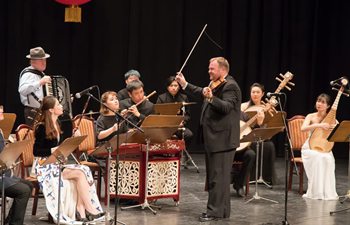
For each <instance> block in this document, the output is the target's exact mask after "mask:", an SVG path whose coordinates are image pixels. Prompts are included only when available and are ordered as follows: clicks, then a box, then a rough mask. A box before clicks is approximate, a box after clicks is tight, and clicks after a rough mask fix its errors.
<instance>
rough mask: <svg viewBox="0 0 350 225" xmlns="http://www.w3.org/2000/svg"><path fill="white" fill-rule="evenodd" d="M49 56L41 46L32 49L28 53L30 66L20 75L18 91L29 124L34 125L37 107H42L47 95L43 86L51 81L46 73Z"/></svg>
mask: <svg viewBox="0 0 350 225" xmlns="http://www.w3.org/2000/svg"><path fill="white" fill-rule="evenodd" d="M49 57H50V55H49V54H46V53H45V51H44V49H43V48H41V47H36V48H32V49H30V51H29V55H27V58H28V59H30V66H28V67H26V68H24V69H23V70H22V72H21V74H20V76H19V86H18V92H19V94H20V98H21V102H22V104H23V105H24V119H25V123H26V124H27V125H29V126H32V123H33V120H34V118H35V116H36V112H37V110H36V109H39V108H40V102H41V100H42V99H43V97H44V95H45V94H44V88H43V86H44V85H46V84H48V83H51V78H50V76H47V75H45V73H44V71H45V69H46V59H47V58H49Z"/></svg>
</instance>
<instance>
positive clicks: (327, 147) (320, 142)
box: [309, 80, 348, 152]
mask: <svg viewBox="0 0 350 225" xmlns="http://www.w3.org/2000/svg"><path fill="white" fill-rule="evenodd" d="M344 82H345V81H344ZM347 83H348V82H347V80H346V84H347ZM346 84H344V85H346ZM343 92H344V86H341V88H340V89H339V90H338V94H337V97H336V98H335V100H334V102H333V105H332V107H331V110H330V111H329V112H328V114H327V115H326V117H325V118H324V119H323V120H322V122H321V123H328V124H330V125H334V124H336V122H337V121H336V113H337V108H338V103H339V100H340V96H341V95H342V94H343ZM331 132H332V130H331V129H329V130H325V129H322V128H316V129H315V130H313V132H312V133H311V135H310V138H309V146H310V149H312V150H316V151H319V152H330V151H332V148H333V145H334V142H329V141H328V140H327V137H328V136H329V134H330V133H331Z"/></svg>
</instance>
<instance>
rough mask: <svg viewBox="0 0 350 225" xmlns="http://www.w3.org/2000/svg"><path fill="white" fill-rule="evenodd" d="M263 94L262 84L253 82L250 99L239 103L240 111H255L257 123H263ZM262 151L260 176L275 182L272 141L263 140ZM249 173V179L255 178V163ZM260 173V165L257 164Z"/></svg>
mask: <svg viewBox="0 0 350 225" xmlns="http://www.w3.org/2000/svg"><path fill="white" fill-rule="evenodd" d="M264 94H265V87H264V85H262V84H259V83H254V84H252V85H251V86H250V99H249V101H247V102H243V103H242V104H241V111H242V112H247V111H255V112H257V114H258V115H257V124H263V121H264V119H265V114H264V110H263V109H264V105H263V104H262V103H261V101H262V98H263V96H264ZM263 145H264V152H263V168H262V177H263V179H264V180H265V181H266V182H267V183H269V184H276V183H277V178H276V170H275V158H276V150H275V145H274V144H273V142H272V141H264V142H263ZM251 148H252V149H253V150H254V151H256V143H253V144H252V146H251ZM260 160H261V159H259V162H260ZM251 171H252V172H251V173H250V179H251V180H255V172H254V171H255V165H253V168H252V170H251ZM259 174H260V166H259Z"/></svg>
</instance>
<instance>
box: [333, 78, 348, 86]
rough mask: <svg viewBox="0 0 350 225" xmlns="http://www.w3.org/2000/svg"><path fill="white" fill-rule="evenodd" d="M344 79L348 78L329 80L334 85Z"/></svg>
mask: <svg viewBox="0 0 350 225" xmlns="http://www.w3.org/2000/svg"><path fill="white" fill-rule="evenodd" d="M342 79H346V77H340V78H338V79H335V80H332V81H331V82H329V84H330V85H331V86H334V85H335V84H336V83H337V82H338V81H340V80H342Z"/></svg>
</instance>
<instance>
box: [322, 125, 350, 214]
mask: <svg viewBox="0 0 350 225" xmlns="http://www.w3.org/2000/svg"><path fill="white" fill-rule="evenodd" d="M327 140H328V141H330V142H348V143H349V153H350V121H349V120H344V121H342V122H341V123H340V124H337V125H336V127H335V128H334V129H333V130H332V132H331V133H330V134H329V136H328V138H327ZM348 181H349V182H348V183H350V154H349V165H348ZM340 197H343V198H344V199H342V200H341V201H340V203H344V202H345V201H346V200H347V199H350V190H348V192H347V194H346V195H343V196H340ZM349 209H350V208H346V209H340V210H336V211H331V212H329V214H330V215H333V214H334V213H338V212H343V211H347V210H349Z"/></svg>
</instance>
